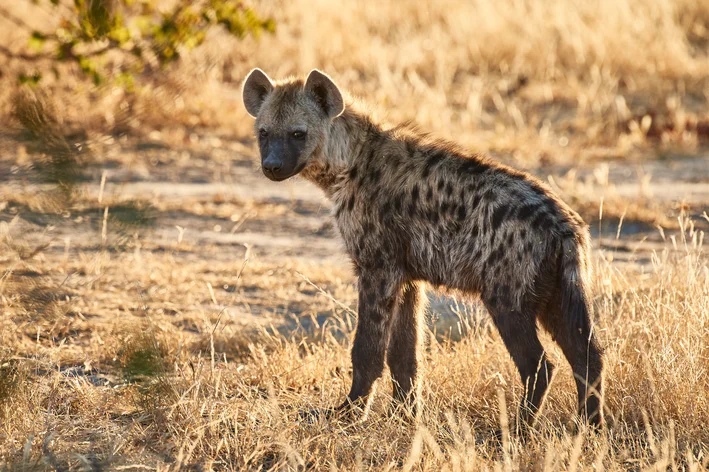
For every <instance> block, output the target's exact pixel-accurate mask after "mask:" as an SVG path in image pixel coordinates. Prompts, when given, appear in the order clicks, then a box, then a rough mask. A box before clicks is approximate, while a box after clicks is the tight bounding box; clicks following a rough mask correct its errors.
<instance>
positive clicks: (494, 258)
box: [488, 247, 502, 266]
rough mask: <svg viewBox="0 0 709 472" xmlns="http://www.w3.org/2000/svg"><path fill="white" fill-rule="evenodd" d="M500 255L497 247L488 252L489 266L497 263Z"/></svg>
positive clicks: (500, 252)
mask: <svg viewBox="0 0 709 472" xmlns="http://www.w3.org/2000/svg"><path fill="white" fill-rule="evenodd" d="M501 257H502V250H501V249H500V248H499V247H498V248H496V249H495V250H494V251H492V252H491V253H490V257H489V258H488V264H489V265H490V266H495V265H497V262H498V261H499V260H500V258H501Z"/></svg>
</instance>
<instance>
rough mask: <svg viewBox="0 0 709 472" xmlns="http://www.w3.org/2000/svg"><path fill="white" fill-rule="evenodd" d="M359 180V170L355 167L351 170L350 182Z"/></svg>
mask: <svg viewBox="0 0 709 472" xmlns="http://www.w3.org/2000/svg"><path fill="white" fill-rule="evenodd" d="M356 178H357V168H356V167H353V168H351V169H350V180H355V179H356Z"/></svg>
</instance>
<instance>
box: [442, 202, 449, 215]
mask: <svg viewBox="0 0 709 472" xmlns="http://www.w3.org/2000/svg"><path fill="white" fill-rule="evenodd" d="M446 212H448V203H447V202H441V214H443V215H445V214H446Z"/></svg>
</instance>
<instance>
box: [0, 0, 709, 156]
mask: <svg viewBox="0 0 709 472" xmlns="http://www.w3.org/2000/svg"><path fill="white" fill-rule="evenodd" d="M255 6H256V7H257V8H258V10H259V11H261V12H262V13H263V14H264V15H271V16H273V17H274V18H275V19H276V21H277V24H278V30H277V33H276V34H275V35H274V36H269V35H266V36H264V37H262V38H261V39H260V40H254V39H248V40H245V41H243V42H235V41H234V40H230V39H229V38H227V37H226V35H225V34H220V33H219V32H218V31H215V32H214V33H213V34H212V35H211V36H210V38H209V40H208V41H207V42H206V43H205V44H204V45H203V46H202V47H200V48H199V49H198V51H196V52H195V53H194V54H192V55H189V56H188V57H187V58H186V60H185V61H184V62H183V63H182V64H181V65H179V66H176V67H174V68H172V69H171V70H170V71H168V73H167V74H161V75H160V76H159V78H157V79H155V80H153V79H151V78H147V80H145V81H144V82H143V86H142V88H139V90H138V91H137V92H136V93H135V94H126V93H124V92H123V91H121V90H119V89H113V88H112V87H111V86H108V87H106V88H105V89H104V90H99V91H92V90H91V89H90V87H88V86H87V85H86V84H82V83H81V82H80V81H77V80H76V79H75V78H74V77H73V76H72V75H71V74H69V75H68V76H67V75H66V74H65V76H63V77H64V78H62V79H60V80H59V81H56V80H54V79H53V78H52V77H51V74H46V76H47V77H46V86H47V87H50V88H53V89H54V90H55V91H56V92H60V93H59V94H58V95H57V98H58V99H59V100H61V106H62V108H64V109H65V113H66V114H67V117H68V118H70V119H73V120H78V121H81V122H84V123H85V124H86V125H87V126H92V127H97V128H98V129H108V130H110V129H116V130H118V132H119V133H123V132H133V133H138V134H140V133H141V132H145V131H146V128H148V129H153V128H155V127H157V128H170V127H172V128H177V129H176V130H175V133H176V134H169V133H168V134H166V135H165V136H164V137H163V139H164V140H166V141H168V142H169V141H172V142H177V141H179V138H180V136H181V135H182V134H184V131H180V130H181V129H183V128H181V126H182V125H188V126H190V127H198V128H199V127H210V128H212V129H213V128H220V129H221V130H222V132H223V133H228V134H232V135H233V134H236V135H237V136H241V137H244V138H250V137H251V127H250V121H249V119H248V117H247V115H246V113H245V111H244V110H243V106H242V104H241V102H240V94H239V86H240V82H241V80H242V79H243V77H244V76H245V74H246V73H247V72H248V71H249V70H250V69H251V68H252V67H255V66H259V67H261V68H262V69H264V70H266V71H267V72H268V73H269V74H270V75H271V76H272V77H283V76H287V75H290V74H306V73H307V72H308V71H310V70H311V69H312V68H320V69H323V70H325V71H327V72H328V73H330V74H331V75H332V76H333V77H334V78H335V79H336V81H337V82H338V83H339V84H340V85H341V86H343V87H344V88H346V89H348V90H350V91H351V92H352V93H354V94H355V95H358V96H361V97H363V98H364V99H365V100H367V101H369V102H370V103H371V104H372V105H373V106H374V107H375V108H376V109H378V110H381V111H382V112H383V113H384V114H385V115H386V117H387V118H388V119H390V120H392V121H395V122H399V121H404V120H413V121H414V122H416V123H417V124H419V125H420V126H421V127H422V128H423V129H425V130H427V131H432V132H434V133H436V134H438V135H442V136H443V137H448V138H452V139H455V140H456V141H459V142H461V143H462V144H464V145H467V146H470V147H473V148H475V149H477V150H480V151H488V152H492V153H496V154H499V155H502V156H504V157H505V158H506V159H510V160H513V161H517V162H520V163H527V164H529V165H534V164H536V163H539V162H547V161H550V160H551V161H562V162H566V163H574V162H578V161H579V160H582V159H584V158H588V157H590V158H594V157H604V158H605V157H611V158H618V157H619V158H626V157H637V156H638V155H647V154H650V155H656V154H657V153H660V152H669V151H682V152H688V151H693V150H695V149H696V148H697V146H703V145H706V143H707V139H709V138H708V136H709V116H708V115H707V108H708V107H707V103H708V98H707V96H708V94H709V79H708V78H707V73H706V71H707V70H709V55H708V54H707V51H708V50H709V49H708V48H707V46H708V45H709V7H707V5H706V2H696V1H694V0H653V1H652V2H644V1H641V0H620V1H612V0H594V1H590V2H577V1H574V0H561V1H556V2H544V1H541V0H527V1H524V0H507V1H502V2H496V1H492V0H475V1H470V2H464V1H459V0H437V1H435V2H414V1H404V2H400V1H394V0H382V1H377V2H370V1H357V2H348V1H328V0H315V1H302V0H296V1H284V0H280V1H277V0H274V1H270V2H261V3H258V4H256V5H255ZM10 8H12V7H11V6H10ZM14 8H16V9H18V10H19V11H20V12H21V13H24V14H25V15H26V17H27V18H32V20H33V21H32V22H31V23H32V24H33V25H34V26H37V23H38V24H40V26H41V24H42V22H44V23H47V24H51V22H52V21H54V19H53V18H51V17H50V16H49V15H47V13H46V11H44V10H40V11H39V13H37V12H35V11H34V10H33V9H32V8H36V7H32V6H31V4H30V3H29V2H27V3H26V4H25V3H23V2H18V4H17V5H16V6H14ZM1 21H5V22H7V20H2V19H0V22H1ZM7 26H8V28H6V29H5V32H4V33H3V36H4V37H5V38H6V41H8V44H12V47H11V49H21V45H22V42H23V40H22V39H21V38H23V36H22V34H23V33H22V31H18V29H17V28H10V27H9V26H10V24H9V23H8V24H7ZM10 41H12V43H10ZM17 45H19V46H17ZM0 61H3V59H2V58H0ZM27 67H29V66H27V65H26V64H23V63H22V61H18V60H11V61H7V60H6V61H5V64H4V68H5V69H6V70H7V71H8V73H6V74H4V76H3V77H2V78H0V80H2V81H3V84H4V85H5V87H4V88H7V89H9V88H11V87H9V86H10V85H12V83H13V80H14V77H15V75H14V72H17V71H20V70H24V69H27ZM7 94H8V92H7V91H5V92H0V95H2V97H4V98H6V99H7V98H8V95H7ZM2 97H0V98H2ZM0 101H2V100H0ZM5 101H6V102H7V100H5ZM176 124H177V125H179V126H177V127H175V125H176ZM181 133H182V134H181ZM639 151H640V152H639Z"/></svg>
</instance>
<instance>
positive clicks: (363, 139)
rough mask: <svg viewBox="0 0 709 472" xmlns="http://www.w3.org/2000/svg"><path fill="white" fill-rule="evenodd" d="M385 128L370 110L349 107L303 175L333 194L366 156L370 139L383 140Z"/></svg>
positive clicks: (326, 192) (337, 121) (327, 192)
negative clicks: (355, 165) (371, 117)
mask: <svg viewBox="0 0 709 472" xmlns="http://www.w3.org/2000/svg"><path fill="white" fill-rule="evenodd" d="M382 139H385V132H384V131H382V128H381V126H380V125H378V124H376V123H373V122H372V120H371V119H370V118H369V116H367V115H366V114H364V113H362V112H359V111H357V110H354V109H352V108H351V107H348V108H347V109H346V110H345V112H344V113H343V114H342V115H340V116H338V117H337V118H335V119H334V120H333V121H332V123H331V124H330V127H329V128H328V130H327V134H326V136H325V140H324V144H323V145H322V146H321V148H320V150H319V151H316V154H315V155H316V157H314V158H313V159H312V161H311V162H310V163H309V164H308V166H307V167H306V168H305V169H304V170H303V172H302V173H301V175H302V176H303V177H304V178H306V179H307V180H309V181H311V182H312V183H314V184H315V185H317V186H318V187H320V188H321V189H322V190H323V191H324V192H325V194H326V195H327V196H328V197H330V198H331V197H332V196H333V195H334V194H335V193H336V192H337V190H338V189H339V188H340V187H341V186H342V185H343V183H344V182H346V181H347V179H348V174H349V171H350V169H351V168H352V167H353V165H354V163H355V162H357V161H358V160H362V159H364V158H365V156H363V154H364V151H365V149H368V148H370V147H371V146H368V143H372V142H381V140H382Z"/></svg>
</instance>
